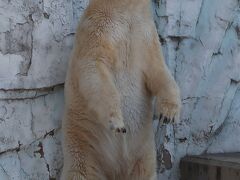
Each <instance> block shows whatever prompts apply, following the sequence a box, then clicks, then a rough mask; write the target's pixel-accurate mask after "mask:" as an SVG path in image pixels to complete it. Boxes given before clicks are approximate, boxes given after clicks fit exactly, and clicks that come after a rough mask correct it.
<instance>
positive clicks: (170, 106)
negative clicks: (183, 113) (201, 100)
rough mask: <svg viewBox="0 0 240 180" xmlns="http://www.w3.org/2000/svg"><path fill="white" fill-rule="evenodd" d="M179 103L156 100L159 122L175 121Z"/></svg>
mask: <svg viewBox="0 0 240 180" xmlns="http://www.w3.org/2000/svg"><path fill="white" fill-rule="evenodd" d="M180 109H181V103H180V102H177V101H176V102H173V101H167V100H157V113H158V114H157V115H158V116H159V121H160V123H161V124H168V123H177V122H178V120H179V116H180Z"/></svg>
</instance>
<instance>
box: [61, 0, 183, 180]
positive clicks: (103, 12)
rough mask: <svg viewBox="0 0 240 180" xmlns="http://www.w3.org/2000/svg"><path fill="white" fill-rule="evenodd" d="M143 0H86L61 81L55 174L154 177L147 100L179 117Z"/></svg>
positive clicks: (67, 178)
mask: <svg viewBox="0 0 240 180" xmlns="http://www.w3.org/2000/svg"><path fill="white" fill-rule="evenodd" d="M150 6H151V2H150V0H90V3H89V6H88V8H87V9H86V11H85V13H84V15H83V17H82V19H81V22H80V25H79V27H78V30H77V33H76V39H75V45H74V49H73V52H72V56H71V60H70V62H69V69H68V73H67V79H66V84H65V115H64V120H63V133H64V138H63V149H64V167H63V173H62V180H73V179H74V180H150V179H151V180H153V179H155V178H156V152H155V143H154V136H153V128H152V109H153V108H152V100H153V97H154V96H155V97H156V102H157V113H158V115H159V118H160V119H163V120H164V121H167V122H172V121H175V120H176V119H177V118H178V116H179V111H180V97H179V89H178V86H177V85H176V83H175V81H174V79H173V77H172V76H171V75H170V73H169V70H168V69H167V67H166V64H165V62H164V58H163V55H162V52H161V47H160V43H159V41H158V34H157V32H156V28H155V25H154V21H153V18H152V14H151V7H150Z"/></svg>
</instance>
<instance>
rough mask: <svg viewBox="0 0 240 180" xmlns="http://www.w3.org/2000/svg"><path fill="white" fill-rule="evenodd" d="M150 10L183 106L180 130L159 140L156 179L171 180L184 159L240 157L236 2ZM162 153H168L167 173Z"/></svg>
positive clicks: (239, 7)
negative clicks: (214, 155)
mask: <svg viewBox="0 0 240 180" xmlns="http://www.w3.org/2000/svg"><path fill="white" fill-rule="evenodd" d="M154 5H155V20H156V24H157V26H158V30H159V35H160V39H161V40H162V44H163V46H164V52H165V57H166V60H167V63H168V65H169V67H170V69H171V72H172V73H173V75H174V77H175V79H176V80H177V82H178V84H179V86H180V88H181V94H182V102H183V109H182V115H181V124H180V125H177V126H174V127H172V126H170V125H169V126H167V127H162V129H161V130H162V136H164V135H165V138H162V139H161V138H159V139H158V140H157V141H161V143H159V142H158V144H160V145H159V147H160V148H159V150H160V151H159V154H160V155H159V156H160V159H161V160H162V162H163V163H162V164H161V165H160V167H159V177H162V179H170V180H175V179H178V178H177V177H178V169H177V168H178V163H179V160H180V158H181V157H183V156H185V155H186V154H201V153H216V152H236V151H240V146H239V137H238V132H239V131H240V118H239V117H240V116H239V113H240V106H239V104H240V53H239V52H240V36H239V35H240V34H239V32H240V31H239V30H240V29H239V27H240V2H239V1H238V0H227V1H224V0H182V1H178V0H171V1H168V0H161V1H158V2H157V1H155V3H154ZM159 131H160V130H159ZM162 152H169V153H170V156H171V160H172V161H171V162H172V167H171V168H170V169H169V168H168V167H167V166H166V165H165V163H164V161H165V160H164V158H165V159H166V157H164V156H166V155H164V154H166V153H162ZM161 154H162V155H161ZM167 156H169V155H168V153H167ZM160 179H161V178H160Z"/></svg>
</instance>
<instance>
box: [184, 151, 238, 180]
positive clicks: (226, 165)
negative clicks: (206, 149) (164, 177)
mask: <svg viewBox="0 0 240 180" xmlns="http://www.w3.org/2000/svg"><path fill="white" fill-rule="evenodd" d="M180 170H181V180H240V153H229V154H206V155H201V156H187V157H185V158H183V159H182V160H181V163H180Z"/></svg>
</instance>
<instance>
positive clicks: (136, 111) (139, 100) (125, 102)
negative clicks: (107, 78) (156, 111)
mask: <svg viewBox="0 0 240 180" xmlns="http://www.w3.org/2000/svg"><path fill="white" fill-rule="evenodd" d="M115 80H116V81H115V82H116V87H117V90H118V91H119V94H120V98H121V110H122V113H123V118H124V123H125V126H126V127H128V128H130V129H131V131H136V130H139V129H142V128H143V127H144V126H145V125H146V124H148V123H151V114H152V98H151V96H150V94H149V92H147V90H146V87H145V85H144V82H143V80H142V79H141V78H140V77H139V76H135V77H134V76H133V75H130V74H129V73H121V74H118V76H117V77H116V79H115Z"/></svg>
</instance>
